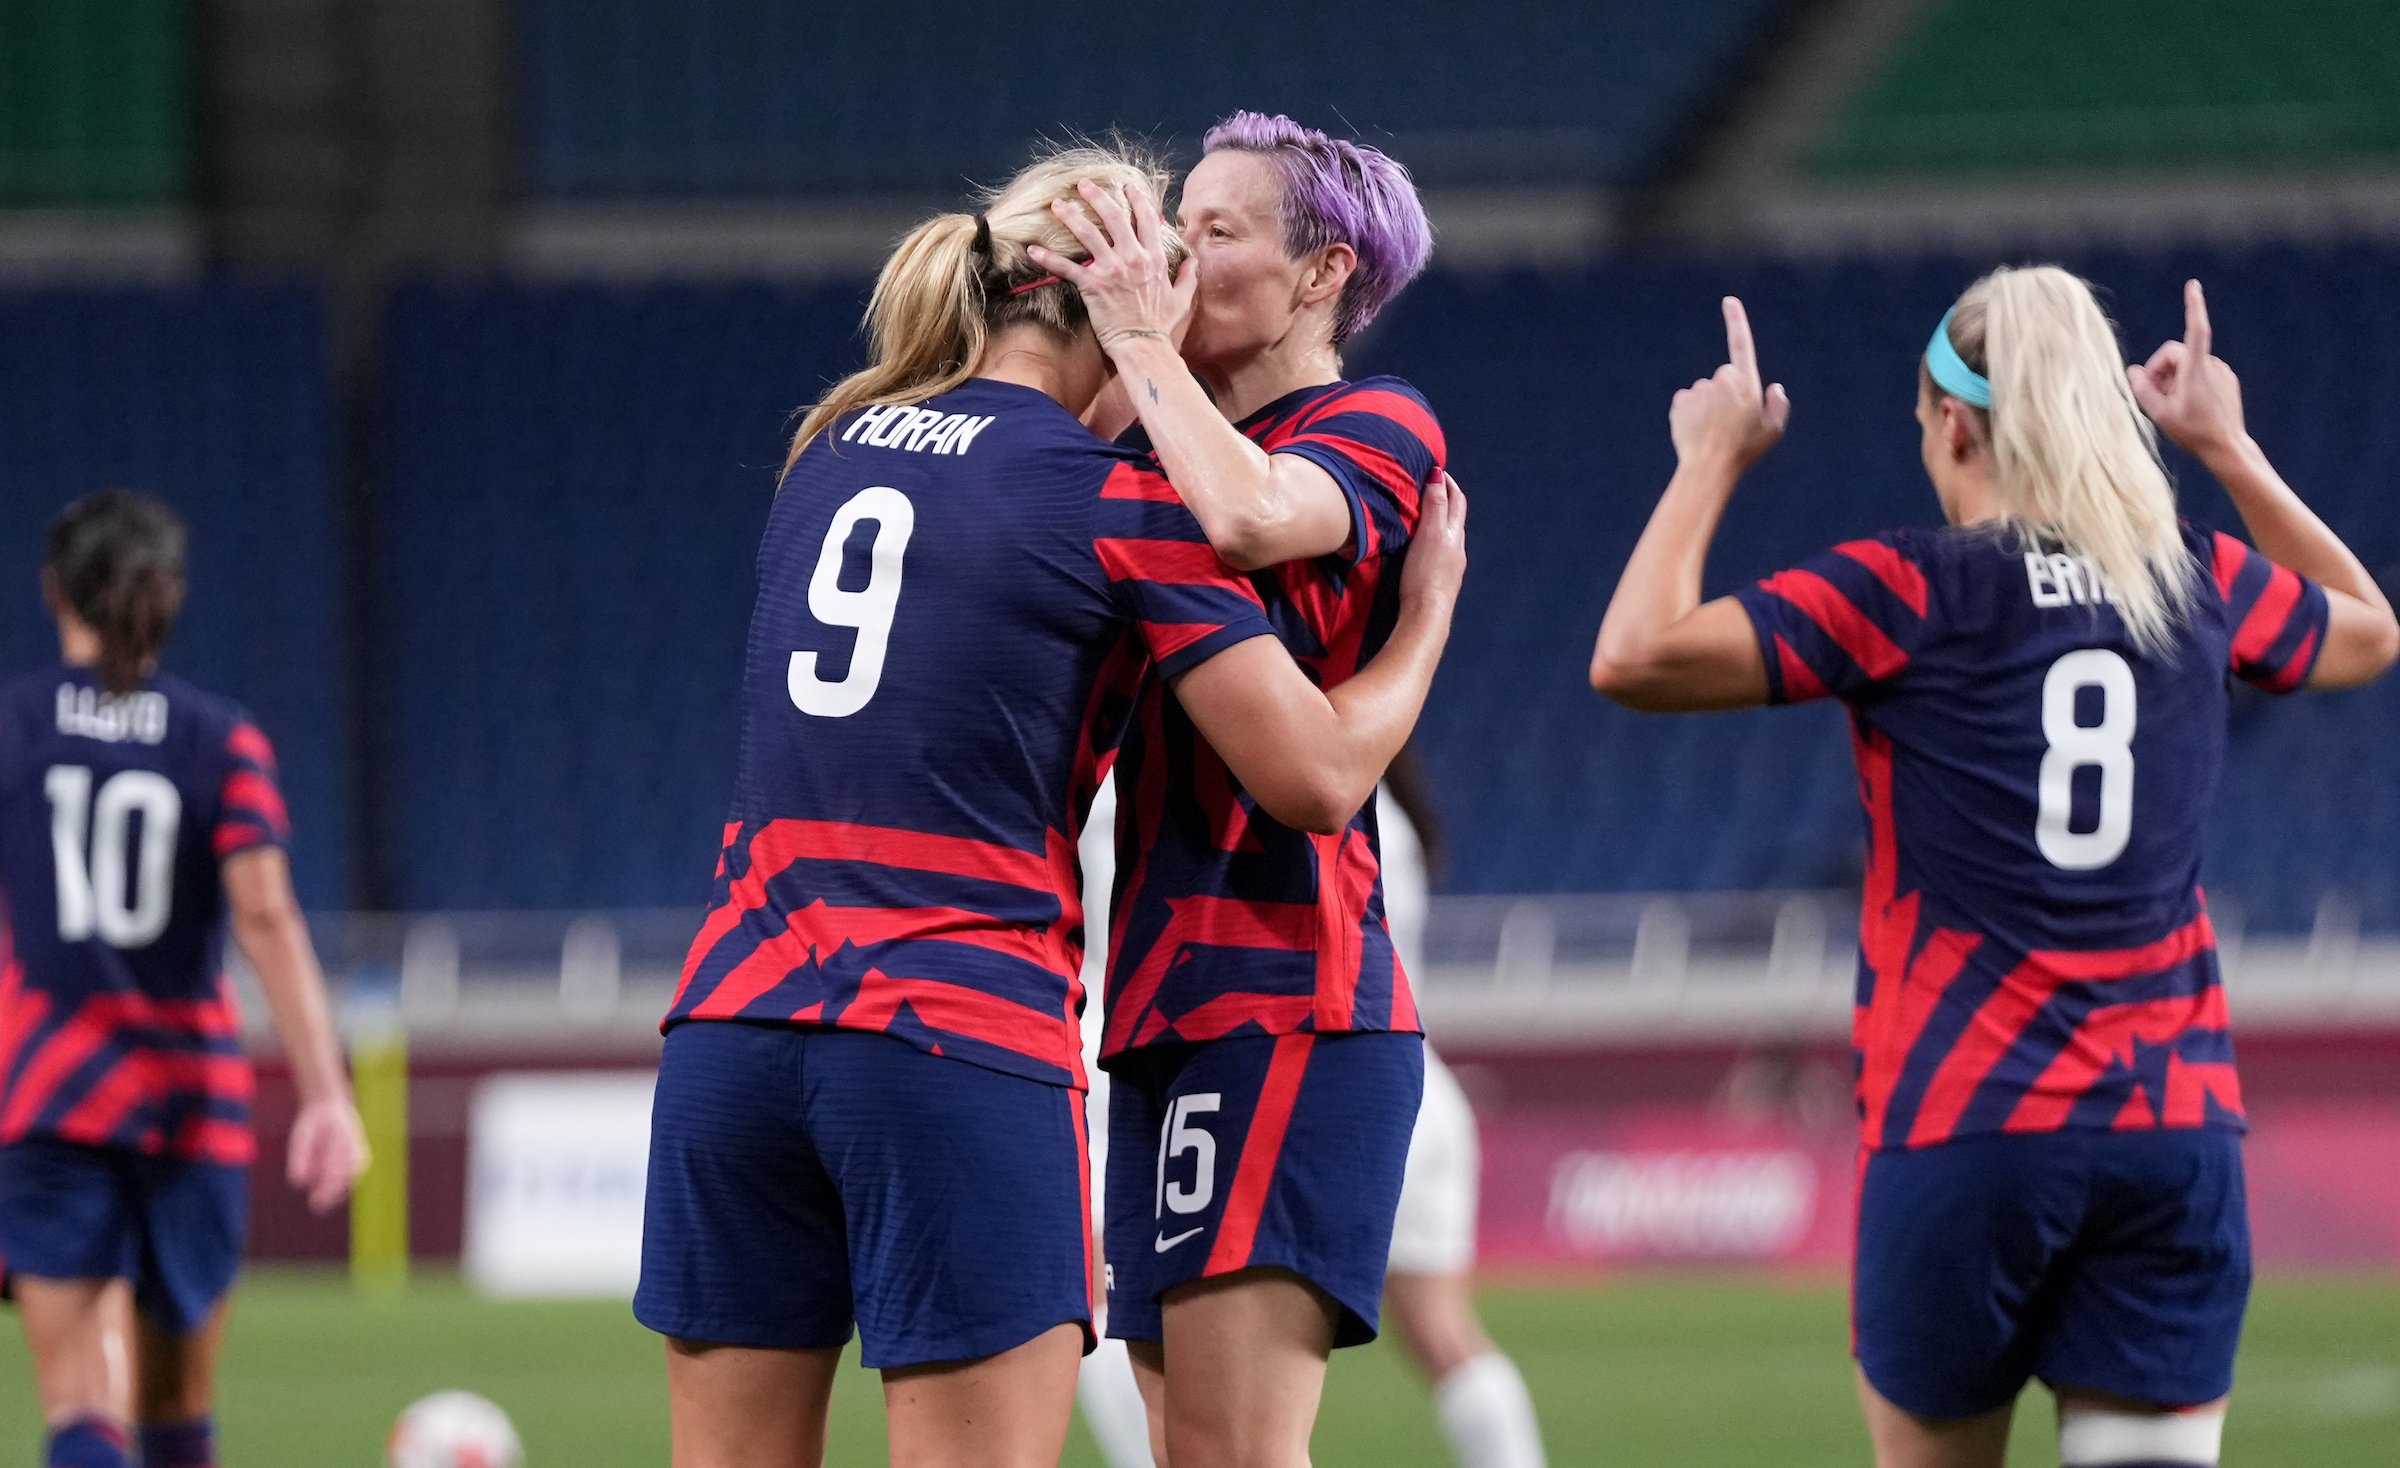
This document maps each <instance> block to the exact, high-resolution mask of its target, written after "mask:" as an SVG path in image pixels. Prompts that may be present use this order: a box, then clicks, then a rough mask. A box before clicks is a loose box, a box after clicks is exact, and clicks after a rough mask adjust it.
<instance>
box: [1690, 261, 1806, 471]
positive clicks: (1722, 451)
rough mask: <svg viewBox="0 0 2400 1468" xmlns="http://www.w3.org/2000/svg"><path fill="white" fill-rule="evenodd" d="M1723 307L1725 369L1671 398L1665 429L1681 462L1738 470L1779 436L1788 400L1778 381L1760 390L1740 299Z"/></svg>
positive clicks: (1789, 406)
mask: <svg viewBox="0 0 2400 1468" xmlns="http://www.w3.org/2000/svg"><path fill="white" fill-rule="evenodd" d="M1724 309H1725V356H1726V361H1725V365H1724V366H1722V367H1719V368H1718V369H1717V370H1716V372H1715V373H1714V374H1713V375H1711V376H1708V377H1703V378H1701V379H1700V380H1699V381H1697V382H1694V383H1693V384H1692V385H1691V386H1690V387H1687V388H1684V389H1682V390H1680V391H1678V392H1677V393H1676V394H1675V400H1674V402H1673V403H1672V404H1671V405H1670V406H1669V408H1668V410H1667V425H1668V428H1669V431H1670V432H1672V434H1673V435H1674V439H1675V452H1676V455H1677V456H1678V457H1679V458H1681V459H1683V460H1684V461H1686V462H1689V461H1692V460H1694V459H1711V460H1717V461H1721V462H1725V463H1730V464H1731V465H1732V466H1733V467H1734V468H1735V469H1737V470H1740V469H1746V468H1748V467H1749V466H1750V465H1751V464H1753V463H1755V462H1757V460H1758V458H1759V456H1760V455H1762V454H1764V453H1765V452H1766V451H1767V450H1769V449H1771V448H1773V447H1774V446H1775V443H1776V440H1778V439H1780V438H1782V437H1783V430H1784V427H1785V425H1786V424H1788V423H1789V422H1790V421H1791V417H1792V400H1791V399H1790V397H1788V396H1787V395H1786V394H1785V393H1784V390H1783V384H1782V383H1780V382H1779V383H1776V384H1774V385H1773V386H1771V387H1765V388H1763V389H1762V387H1761V386H1760V381H1759V373H1758V348H1757V346H1756V345H1755V344H1754V343H1753V342H1752V340H1751V337H1750V317H1749V313H1747V312H1746V311H1744V310H1743V309H1742V303H1741V301H1740V300H1739V299H1737V298H1735V297H1733V296H1727V297H1726V298H1725V303H1724Z"/></svg>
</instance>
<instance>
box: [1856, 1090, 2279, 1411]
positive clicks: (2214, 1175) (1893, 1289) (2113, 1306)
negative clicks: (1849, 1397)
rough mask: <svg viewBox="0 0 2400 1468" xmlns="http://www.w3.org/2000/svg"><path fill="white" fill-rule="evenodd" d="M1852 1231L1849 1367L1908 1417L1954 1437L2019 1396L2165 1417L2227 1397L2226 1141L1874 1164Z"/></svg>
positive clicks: (2235, 1151) (2085, 1138) (1998, 1149)
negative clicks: (2080, 1396)
mask: <svg viewBox="0 0 2400 1468" xmlns="http://www.w3.org/2000/svg"><path fill="white" fill-rule="evenodd" d="M1858 1219H1859V1222H1858V1261H1857V1270H1856V1276H1855V1281H1854V1287H1853V1290H1852V1310H1853V1321H1854V1329H1855V1333H1856V1350H1857V1354H1858V1362H1859V1366H1860V1367H1861V1369H1863V1370H1864V1371H1865V1372H1866V1375H1867V1380H1868V1381H1870V1382H1872V1383H1874V1386H1875V1389H1876V1390H1877V1391H1879V1392H1881V1393H1883V1395H1884V1396H1885V1397H1886V1398H1888V1399H1889V1400H1890V1401H1892V1402H1893V1403H1894V1404H1895V1405H1897V1406H1900V1407H1903V1408H1905V1409H1906V1410H1908V1411H1910V1412H1914V1413H1916V1414H1917V1415H1919V1416H1922V1417H1972V1416H1975V1415H1977V1414H1979V1413H1983V1412H1989V1411H1991V1410H1993V1409H1995V1408H1998V1407H2001V1406H2004V1405H2006V1404H2007V1403H2009V1402H2012V1401H2014V1400H2016V1396H2017V1393H2018V1392H2019V1391H2020V1390H2022V1389H2023V1388H2024V1386H2025V1383H2026V1382H2027V1381H2028V1380H2030V1379H2035V1378H2038V1379H2040V1380H2041V1381H2043V1382H2046V1383H2048V1384H2049V1385H2050V1386H2051V1387H2053V1388H2061V1387H2067V1388H2081V1389H2083V1390H2086V1391H2093V1392H2104V1393H2107V1394H2109V1395H2112V1396H2118V1397H2125V1398H2128V1399H2130V1400H2133V1401H2137V1402H2149V1403H2155V1404H2157V1405H2161V1406H2174V1407H2188V1406H2197V1405H2199V1404H2201V1403H2204V1402H2213V1401H2215V1400H2216V1399H2217V1398H2219V1397H2222V1396H2224V1395H2225V1394H2226V1392H2228V1391H2230V1390H2231V1389H2232V1387H2233V1353H2234V1347H2235V1346H2236V1345H2237V1344H2238V1343H2239V1341H2240V1339H2241V1333H2242V1311H2243V1307H2244V1306H2245V1305H2246V1304H2247V1302H2248V1300H2249V1296H2250V1223H2249V1217H2248V1213H2247V1208H2246V1202H2245V1198H2244V1193H2243V1188H2242V1139H2241V1138H2240V1137H2239V1136H2238V1135H2236V1134H2234V1133H2232V1132H2227V1131H2213V1130H2210V1131H2201V1130H2191V1131H2139V1132H2056V1133H2049V1134H2045V1135H2040V1136H2013V1137H2012V1136H1991V1137H1970V1138H1965V1139H1963V1140H1960V1141H1956V1142H1945V1143H1942V1144H1940V1145H1938V1146H1932V1147H1918V1148H1913V1149H1910V1150H1907V1151H1891V1152H1877V1153H1874V1154H1872V1155H1871V1156H1869V1157H1868V1159H1867V1163H1866V1175H1865V1177H1864V1178H1863V1179H1862V1180H1861V1186H1860V1192H1859V1209H1858Z"/></svg>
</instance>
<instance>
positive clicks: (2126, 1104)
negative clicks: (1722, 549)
mask: <svg viewBox="0 0 2400 1468" xmlns="http://www.w3.org/2000/svg"><path fill="white" fill-rule="evenodd" d="M2184 542H2185V545H2186V547H2187V549H2188V550H2189V551H2190V554H2191V567H2192V576H2193V583H2192V584H2193V597H2192V603H2191V611H2190V614H2189V616H2188V617H2187V618H2186V619H2185V620H2184V621H2183V622H2182V623H2181V624H2180V625H2179V626H2178V627H2177V628H2176V629H2175V631H2174V634H2173V637H2174V644H2175V645H2174V647H2173V650H2172V651H2171V652H2170V653H2167V654H2164V655H2156V656H2154V655H2150V654H2146V653H2143V652H2141V651H2139V650H2137V649H2136V647H2135V646H2134V644H2133V640H2132V638H2131V637H2130V636H2129V635H2128V634H2127V632H2126V630H2125V625H2124V622H2123V620H2122V619H2121V618H2120V617H2119V616H2118V614H2117V611H2116V609H2115V607H2114V605H2113V604H2112V603H2111V601H2110V598H2109V594H2108V591H2107V589H2106V587H2105V585H2104V583H2103V581H2102V578H2101V577H2100V575H2099V574H2098V572H2097V570H2096V568H2094V567H2093V566H2092V565H2091V564H2090V563H2088V562H2086V561H2083V560H2079V559H2077V558H2074V557H2070V556H2066V555H2063V554H2054V553H2050V552H2047V551H2043V550H2037V549H2028V548H2027V547H2026V546H2024V545H2023V544H2021V543H2019V542H2018V541H2016V540H2015V539H2013V538H2011V537H2008V536H2006V535H2003V534H2001V533H1998V532H1995V531H1992V530H1989V529H1981V528H1972V527H1969V528H1949V529H1943V530H1934V531H1913V530H1912V531H1899V532H1894V533H1890V534H1886V535H1882V536H1879V537H1877V538H1875V539H1872V540H1862V541H1854V542H1851V543H1850V544H1847V545H1842V546H1838V547H1836V548H1835V549H1833V550H1831V551H1829V552H1827V553H1826V554H1824V555H1822V556H1819V557H1817V558H1816V559H1815V560H1812V561H1810V562H1808V563H1807V564H1806V565H1803V566H1801V567H1798V568H1796V569H1793V570H1790V571H1785V572H1783V573H1781V574H1780V575H1776V576H1772V577H1769V578H1768V579H1767V580H1766V581H1764V582H1761V583H1760V584H1758V585H1757V586H1754V587H1749V588H1746V589H1744V590H1743V591H1741V592H1739V593H1737V594H1736V595H1737V596H1738V598H1739V600H1740V602H1741V604H1742V606H1743V607H1744V608H1745V609H1746V610H1747V611H1748V612H1749V614H1750V618H1751V621H1752V623H1753V624H1754V626H1755V628H1756V630H1757V634H1758V643H1759V651H1760V653H1761V654H1762V656H1763V657H1764V658H1765V661H1766V666H1767V682H1768V690H1769V697H1770V701H1772V702H1776V703H1788V702H1797V701H1800V700H1803V699H1810V698H1822V697H1827V696H1831V697H1836V698H1839V699H1841V700H1842V701H1843V702H1844V703H1846V704H1847V705H1849V710H1850V721H1851V730H1852V742H1853V747H1854V750H1855V753H1856V755H1857V759H1858V774H1859V796H1860V800H1861V802H1862V803H1863V804H1864V806H1865V809H1866V818H1867V872H1866V891H1865V901H1864V908H1863V911H1862V913H1861V917H1860V923H1859V994H1858V1007H1857V1010H1856V1019H1855V1025H1854V1030H1855V1040H1854V1044H1855V1049H1856V1061H1857V1065H1858V1103H1859V1109H1860V1115H1861V1118H1862V1122H1863V1138H1864V1141H1865V1144H1866V1145H1867V1146H1868V1147H1869V1148H1887V1147H1911V1146H1923V1145H1929V1144H1933V1143H1938V1142H1943V1141H1948V1140H1950V1139H1952V1138H1955V1137H1964V1136H1973V1135H1979V1134H1988V1133H1995V1132H2018V1133H2021V1132H2047V1131H2057V1130H2061V1129H2065V1128H2085V1129H2094V1128H2096V1129H2107V1128H2116V1129H2128V1128H2144V1127H2162V1126H2163V1127H2203V1126H2215V1127H2224V1128H2230V1129H2239V1128H2240V1127H2241V1126H2242V1125H2243V1122H2242V1103H2241V1090H2240V1086H2239V1084H2238V1083H2237V1081H2236V1079H2235V1075H2234V1069H2233V1045H2232V1040H2231V1038H2230V1036H2229V1034H2228V1033H2227V1029H2226V1011H2225V997H2224V991H2223V989H2222V988H2221V987H2220V986H2219V982H2218V971H2217V957H2216V940H2215V935H2214V933H2213V931H2212V930H2211V928H2210V926H2209V919H2208V912H2207V907H2206V904H2205V903H2204V901H2203V900H2202V897H2201V893H2200V888H2199V870H2200V855H2201V848H2202V843H2203V826H2204V823H2205V820H2206V817H2207V813H2208V806H2209V802H2210V800H2211V799H2212V798H2213V796H2214V795H2215V792H2216V788H2217V780H2218V775H2219V772H2220V770H2221V768H2222V766H2223V764H2224V754H2225V723H2226V679H2227V675H2228V673H2229V672H2230V673H2231V674H2232V675H2234V676H2238V677H2240V678H2242V679H2244V680H2246V681H2248V682H2250V683H2252V684H2255V685H2256V686H2258V687H2260V688H2263V689H2266V690H2267V691H2269V692H2275V693H2283V692H2289V691H2291V690H2293V689H2295V688H2298V687H2299V686H2301V685H2302V684H2303V683H2305V682H2306V681H2307V680H2308V675H2309V672H2310V670H2311V669H2312V668H2313V667H2314V666H2315V663H2316V657H2317V654H2318V652H2319V650H2320V649H2321V647H2322V646H2323V643H2324V638H2325V628H2326V619H2327V603H2326V598H2325V593H2324V591H2323V590H2322V589H2320V588H2319V587H2317V586H2315V585H2314V584H2312V583H2310V582H2308V581H2307V580H2305V579H2303V578H2302V577H2300V576H2297V575H2295V574H2294V573H2292V572H2291V571H2289V570H2287V569H2285V568H2283V567H2281V566H2278V565H2276V564H2275V563H2273V562H2272V561H2270V560H2268V559H2267V558H2266V557H2264V556H2262V555H2260V554H2259V553H2258V552H2256V551H2254V550H2252V549H2251V548H2250V547H2248V546H2246V545H2244V544H2243V543H2242V542H2240V541H2238V540H2235V539H2234V538H2233V537H2231V536H2228V535H2221V534H2211V533H2209V532H2205V531H2201V530H2197V529H2194V528H2191V527H2188V526H2187V527H2186V528H2185V530H2184Z"/></svg>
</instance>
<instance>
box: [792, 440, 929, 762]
mask: <svg viewBox="0 0 2400 1468" xmlns="http://www.w3.org/2000/svg"><path fill="white" fill-rule="evenodd" d="M862 520H872V521H874V522H875V547H874V549H873V551H871V552H870V553H869V555H868V558H867V560H868V569H867V584H866V586H865V587H863V588H862V589H860V590H858V591H844V590H843V589H842V552H843V549H844V548H845V547H846V546H848V545H849V543H850V532H851V531H853V530H855V529H857V528H858V524H859V522H860V521H862ZM916 528H917V507H916V506H914V505H912V504H910V503H909V502H908V496H907V495H904V494H902V493H901V492H900V491H898V490H896V489H891V488H888V487H886V486H884V485H880V484H879V485H876V486H874V487H873V488H871V489H862V490H860V491H859V492H858V493H857V494H855V495H852V496H851V497H850V501H849V503H847V504H845V505H843V506H842V507H841V508H840V509H838V510H836V511H834V512H833V524H832V525H830V526H828V527H827V528H826V531H825V545H824V548H823V549H821V550H819V551H818V552H817V570H816V574H815V575H813V576H811V577H809V578H808V610H809V614H810V615H811V616H814V617H815V618H816V619H817V620H818V621H820V622H823V623H824V624H825V625H826V626H828V627H848V628H850V629H852V630H853V631H855V632H857V633H858V640H857V641H856V642H855V643H853V644H852V645H851V648H850V671H849V672H847V673H845V674H843V675H842V676H841V678H840V679H838V680H834V681H828V680H826V679H823V678H820V677H818V676H817V654H815V653H813V652H796V653H793V654H792V662H791V669H790V672H789V673H788V674H787V675H786V677H785V680H784V681H785V686H786V687H788V688H789V689H790V690H791V695H792V706H793V707H794V708H796V709H798V710H800V712H802V713H804V714H815V715H817V716H818V717H819V718H825V719H846V718H848V717H849V716H850V715H852V714H855V713H857V712H858V711H859V710H860V709H863V708H865V707H866V706H867V701H868V700H869V699H872V698H873V697H874V696H875V689H876V687H877V685H879V684H881V683H882V682H883V655H884V653H885V652H886V651H888V650H889V648H890V646H891V640H892V617H893V615H894V614H895V613H897V612H898V611H899V609H900V558H901V557H902V556H903V555H905V554H906V553H907V551H908V538H909V536H910V535H912V534H914V533H915V531H916Z"/></svg>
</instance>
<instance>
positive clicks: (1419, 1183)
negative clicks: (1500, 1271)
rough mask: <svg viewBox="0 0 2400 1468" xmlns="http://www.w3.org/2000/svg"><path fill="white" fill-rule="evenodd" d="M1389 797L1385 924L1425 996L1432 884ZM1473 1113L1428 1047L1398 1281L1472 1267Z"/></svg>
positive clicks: (1401, 1218)
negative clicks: (1401, 1277) (1402, 1276)
mask: <svg viewBox="0 0 2400 1468" xmlns="http://www.w3.org/2000/svg"><path fill="white" fill-rule="evenodd" d="M1390 796H1391V793H1390V792H1389V791H1380V792H1378V794H1377V799H1376V806H1375V829H1376V834H1377V836H1378V837H1379V838H1380V840H1379V842H1378V845H1379V846H1380V847H1381V850H1382V853H1383V920H1384V924H1385V926H1387V927H1389V928H1390V929H1391V934H1392V947H1393V948H1394V949H1395V950H1396V951H1397V952H1398V953H1399V955H1400V966H1401V968H1402V970H1403V971H1405V972H1406V973H1407V974H1408V983H1409V988H1410V989H1411V991H1413V992H1414V993H1415V994H1416V995H1417V997H1418V999H1419V1001H1420V1002H1422V1000H1423V999H1424V996H1425V978H1426V968H1425V911H1426V907H1427V891H1428V888H1429V886H1430V883H1429V882H1428V880H1427V876H1426V872H1425V843H1424V841H1423V840H1422V839H1421V838H1420V837H1419V836H1418V835H1417V828H1416V826H1415V824H1414V823H1412V822H1411V821H1410V820H1409V818H1408V813H1407V812H1406V811H1403V810H1402V809H1400V802H1398V801H1396V800H1393V799H1391V798H1390ZM1482 1169H1483V1154H1482V1149H1481V1148H1480V1147H1479V1146H1478V1145H1477V1143H1476V1138H1475V1112H1474V1109H1473V1108H1471V1107H1470V1106H1468V1105H1467V1093H1466V1092H1465V1091H1463V1090H1460V1089H1459V1085H1458V1080H1457V1078H1456V1077H1455V1076H1453V1075H1451V1074H1450V1067H1448V1066H1446V1065H1444V1064H1442V1061H1441V1057H1440V1056H1438V1055H1436V1054H1435V1053H1434V1050H1433V1047H1432V1045H1430V1044H1428V1045H1427V1046H1426V1047H1425V1100H1424V1103H1423V1104H1422V1105H1421V1106H1419V1107H1418V1108H1417V1128H1416V1130H1415V1131H1414V1132H1413V1133H1411V1134H1410V1136H1409V1139H1408V1170H1407V1172H1406V1173H1405V1174H1404V1175H1403V1176H1402V1178H1401V1182H1400V1211H1399V1213H1398V1215H1397V1216H1396V1217H1394V1218H1393V1220H1392V1261H1391V1269H1392V1272H1393V1273H1395V1274H1463V1273H1465V1272H1466V1271H1467V1270H1468V1269H1470V1268H1472V1267H1473V1266H1474V1263H1475V1209H1476V1205H1477V1202H1478V1201H1479V1198H1478V1194H1479V1191H1480V1187H1479V1185H1480V1183H1481V1181H1482V1178H1481V1173H1482Z"/></svg>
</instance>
